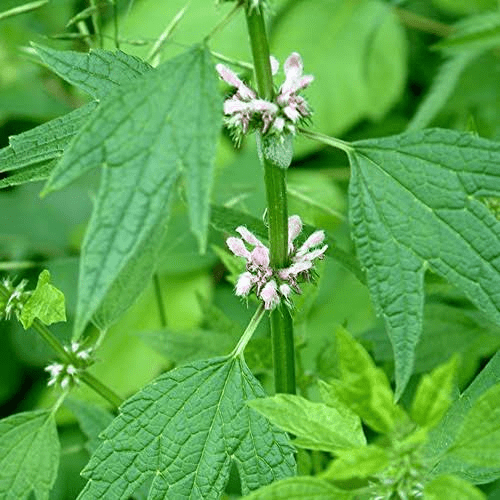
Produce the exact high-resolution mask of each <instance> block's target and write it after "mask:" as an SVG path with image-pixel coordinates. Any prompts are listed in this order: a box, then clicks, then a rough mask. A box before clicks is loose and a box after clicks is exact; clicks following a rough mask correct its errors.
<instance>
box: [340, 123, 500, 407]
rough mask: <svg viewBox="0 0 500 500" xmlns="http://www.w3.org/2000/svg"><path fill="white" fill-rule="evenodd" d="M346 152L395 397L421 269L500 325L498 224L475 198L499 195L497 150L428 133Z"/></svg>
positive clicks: (416, 313) (405, 367)
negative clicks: (392, 365)
mask: <svg viewBox="0 0 500 500" xmlns="http://www.w3.org/2000/svg"><path fill="white" fill-rule="evenodd" d="M352 146H353V149H352V150H350V152H349V159H350V162H351V166H352V179H351V183H350V186H349V201H350V222H351V227H352V232H353V236H354V239H355V242H356V246H357V251H358V256H359V258H360V261H361V263H362V265H363V266H364V267H365V268H366V270H367V276H368V287H369V289H370V293H371V297H372V300H373V302H374V304H375V307H376V310H377V312H378V313H379V314H381V315H382V316H383V318H384V320H385V323H386V327H387V331H388V334H389V337H390V338H391V342H392V345H393V350H394V353H395V362H396V396H398V397H399V396H400V395H401V393H402V392H403V390H404V388H405V386H406V384H407V382H408V379H409V377H410V376H411V374H412V370H413V363H414V357H415V346H416V344H417V342H418V339H419V338H420V334H421V331H422V319H423V303H424V289H423V277H424V272H425V269H426V268H427V267H430V268H431V269H432V270H433V271H434V272H436V273H437V274H439V275H441V276H442V277H444V278H445V279H447V280H448V281H449V282H450V283H451V284H453V285H455V286H456V287H457V288H459V289H460V290H462V291H463V292H464V293H465V294H466V295H467V296H468V298H469V299H470V300H471V301H472V302H473V303H474V304H475V305H476V306H477V307H478V308H479V309H481V310H482V311H484V312H485V313H487V314H488V315H489V316H490V318H491V319H492V320H493V321H495V322H497V323H500V295H499V294H498V289H497V288H498V287H497V283H498V282H499V280H500V261H498V259H496V256H497V255H498V254H499V253H500V243H499V242H500V223H499V222H498V221H497V220H496V219H495V217H494V216H493V215H492V214H491V213H490V212H489V210H488V209H487V208H486V207H485V205H484V204H483V203H482V202H481V201H480V200H479V198H481V197H485V196H495V195H498V194H499V193H500V175H499V173H498V172H499V171H500V144H499V143H496V142H492V141H487V140H485V139H481V138H479V137H475V136H473V135H470V134H464V133H459V132H455V131H452V130H440V129H429V130H425V131H422V132H409V133H405V134H401V135H397V136H393V137H385V138H381V139H371V140H367V141H360V142H356V143H354V144H353V145H352Z"/></svg>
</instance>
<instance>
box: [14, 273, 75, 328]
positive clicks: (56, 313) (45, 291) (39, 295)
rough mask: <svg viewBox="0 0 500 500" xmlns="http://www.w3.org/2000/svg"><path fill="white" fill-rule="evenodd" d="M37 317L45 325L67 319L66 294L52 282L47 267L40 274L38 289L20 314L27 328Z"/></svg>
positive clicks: (20, 318)
mask: <svg viewBox="0 0 500 500" xmlns="http://www.w3.org/2000/svg"><path fill="white" fill-rule="evenodd" d="M37 318H38V319H39V320H40V321H41V322H42V323H43V324H45V325H51V324H52V323H57V322H59V321H66V308H65V301H64V294H63V293H62V292H61V291H60V290H58V289H57V288H56V287H55V286H54V285H51V284H50V273H49V271H47V270H46V269H45V270H44V271H42V272H41V273H40V276H38V283H37V285H36V289H35V290H34V291H33V293H32V294H31V296H30V297H29V299H28V300H27V301H26V302H25V304H24V305H23V308H22V311H21V314H20V316H19V320H20V321H21V323H22V325H23V327H24V329H25V330H27V329H28V328H29V327H30V326H31V325H32V323H33V321H35V319H37Z"/></svg>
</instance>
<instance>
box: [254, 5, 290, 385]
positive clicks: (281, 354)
mask: <svg viewBox="0 0 500 500" xmlns="http://www.w3.org/2000/svg"><path fill="white" fill-rule="evenodd" d="M246 20H247V27H248V34H249V37H250V45H251V49H252V58H253V65H254V70H255V79H256V82H257V89H258V91H259V95H260V97H262V98H263V99H266V100H272V99H273V97H274V87H273V76H272V72H271V63H270V60H269V44H268V41H267V34H266V26H265V21H264V16H263V13H262V9H261V8H260V7H256V8H253V9H252V10H251V11H250V9H248V8H247V11H246ZM257 147H258V148H260V154H259V156H260V158H261V161H262V165H263V167H264V181H265V184H266V197H267V219H268V231H269V247H270V256H271V267H272V268H273V269H281V268H284V267H286V266H287V265H288V209H287V197H286V170H285V169H281V168H279V167H277V166H276V165H274V164H273V163H271V162H270V161H269V160H267V159H266V158H265V156H264V154H263V151H262V141H261V140H259V138H258V140H257ZM270 323H271V340H272V351H273V366H274V387H275V390H276V392H284V393H290V394H294V393H295V392H296V387H295V354H294V339H293V322H292V318H291V316H290V312H289V311H288V309H287V308H286V306H284V305H280V306H279V307H277V308H276V309H275V310H273V311H271V314H270Z"/></svg>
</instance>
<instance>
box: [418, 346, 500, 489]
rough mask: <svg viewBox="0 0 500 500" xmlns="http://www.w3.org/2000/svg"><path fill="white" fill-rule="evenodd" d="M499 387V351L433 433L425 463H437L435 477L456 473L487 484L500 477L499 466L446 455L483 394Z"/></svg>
mask: <svg viewBox="0 0 500 500" xmlns="http://www.w3.org/2000/svg"><path fill="white" fill-rule="evenodd" d="M498 384H500V352H498V353H497V354H496V355H495V356H494V357H493V358H492V359H491V360H490V362H489V363H488V364H487V365H486V367H485V368H484V369H483V370H482V371H481V373H480V374H479V375H478V376H477V377H476V378H475V379H474V381H473V382H472V383H471V384H470V386H469V387H468V388H467V389H466V390H465V391H464V392H463V393H462V394H461V395H460V397H459V398H458V399H457V401H455V402H454V403H453V404H452V406H451V407H450V409H449V410H448V412H447V413H446V415H445V416H444V418H443V419H442V420H441V421H440V422H439V424H438V425H437V426H436V428H435V429H433V430H432V431H431V433H430V435H429V440H428V443H427V445H426V448H425V453H426V460H427V461H428V462H429V463H434V464H435V465H434V468H433V470H432V474H433V475H434V476H437V475H440V474H456V475H458V476H460V477H462V478H464V479H467V480H469V481H471V482H473V483H476V484H482V483H488V482H491V481H494V480H495V479H497V478H499V477H500V468H499V467H482V466H476V465H473V464H468V463H465V462H464V461H463V460H461V459H460V458H458V457H456V456H454V455H453V454H452V453H448V452H447V450H449V449H450V448H451V447H452V446H453V445H454V442H455V440H456V438H457V434H458V432H459V431H460V429H461V428H462V426H463V425H464V421H465V419H466V418H467V415H468V412H469V411H470V410H471V408H472V407H473V406H474V405H475V403H476V402H477V401H478V399H479V398H480V397H481V396H482V395H484V394H486V393H487V391H488V390H489V389H491V388H493V387H494V386H495V385H498Z"/></svg>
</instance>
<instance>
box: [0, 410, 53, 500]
mask: <svg viewBox="0 0 500 500" xmlns="http://www.w3.org/2000/svg"><path fill="white" fill-rule="evenodd" d="M58 467H59V438H58V437H57V428H56V423H55V420H54V415H53V413H52V412H50V411H46V410H38V411H29V412H24V413H17V414H16V415H12V416H10V417H7V418H5V419H3V420H0V492H2V498H3V499H5V500H25V499H27V498H28V496H29V494H30V493H31V492H32V491H33V492H34V494H35V496H36V499H37V500H48V498H49V492H50V490H51V488H52V486H53V484H54V482H55V480H56V476H57V469H58Z"/></svg>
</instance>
